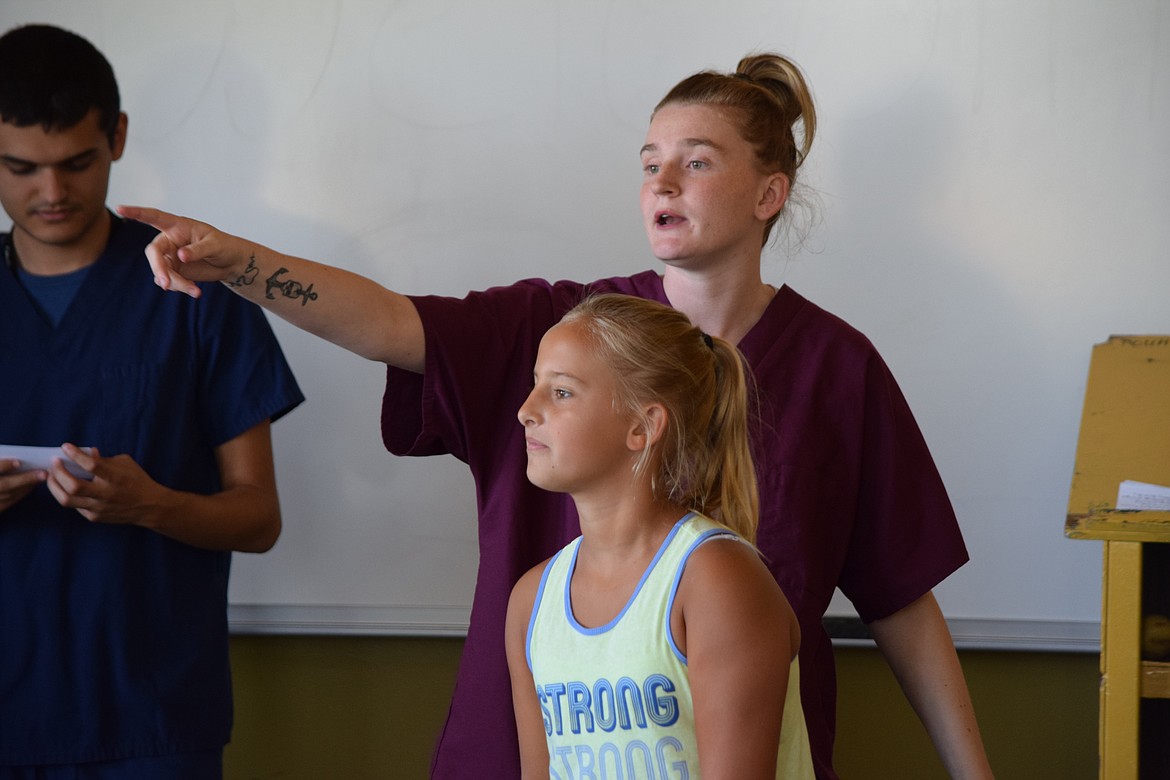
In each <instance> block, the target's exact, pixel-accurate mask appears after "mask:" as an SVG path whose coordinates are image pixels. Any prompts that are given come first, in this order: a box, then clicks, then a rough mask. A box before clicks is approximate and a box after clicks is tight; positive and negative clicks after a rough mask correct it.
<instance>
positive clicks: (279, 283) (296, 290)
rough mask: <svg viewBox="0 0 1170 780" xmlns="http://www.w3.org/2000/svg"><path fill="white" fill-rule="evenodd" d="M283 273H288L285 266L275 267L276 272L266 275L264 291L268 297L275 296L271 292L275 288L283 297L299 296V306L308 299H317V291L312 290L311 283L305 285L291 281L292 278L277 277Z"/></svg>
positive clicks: (273, 297)
mask: <svg viewBox="0 0 1170 780" xmlns="http://www.w3.org/2000/svg"><path fill="white" fill-rule="evenodd" d="M284 273H288V269H287V268H280V269H277V271H276V273H274V274H273V275H272V276H270V277H268V281H267V282H266V284H267V285H268V289H267V290H266V291H265V294H266V295H267V296H268V298H270V299H275V298H276V296H275V295H273V294H272V291H273V290H274V289H275V290H280V294H281V295H283V296H284V297H285V298H300V299H301V306H304V305H305V304H306V303H308V302H309V301H315V300H317V293H315V292H313V285H311V284H310V285H309V286H308V287H305V286H304V285H303V284H301V283H300V282H297V281H293V280H292V279H287V280H282V279H279V278H278V277H279V276H280V275H281V274H284Z"/></svg>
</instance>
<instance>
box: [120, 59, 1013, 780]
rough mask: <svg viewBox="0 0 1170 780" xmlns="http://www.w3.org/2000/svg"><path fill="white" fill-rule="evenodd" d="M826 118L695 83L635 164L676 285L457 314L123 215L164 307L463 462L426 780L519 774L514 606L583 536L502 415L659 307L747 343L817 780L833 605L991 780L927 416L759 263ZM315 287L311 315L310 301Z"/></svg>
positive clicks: (939, 739)
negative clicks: (954, 609) (572, 357)
mask: <svg viewBox="0 0 1170 780" xmlns="http://www.w3.org/2000/svg"><path fill="white" fill-rule="evenodd" d="M815 117H816V114H815V111H814V108H813V101H812V95H811V93H810V91H809V88H808V86H807V84H806V83H805V80H804V77H803V76H802V74H801V72H800V70H799V69H798V68H797V67H796V65H795V64H793V63H792V62H791V61H789V60H787V59H785V58H784V57H781V56H779V55H776V54H758V55H752V56H749V57H745V58H744V59H743V60H741V61H740V63H739V65H738V66H737V67H736V69H735V71H734V72H733V73H717V72H711V71H704V72H701V73H697V74H694V75H693V76H689V77H687V78H685V79H683V80H682V81H681V82H679V83H678V84H677V85H675V87H674V88H672V89H671V90H670V91H669V92H668V93H667V95H666V97H664V98H663V99H662V101H661V102H660V103H659V104H658V106H657V107H656V108H655V109H654V113H653V114H652V116H651V119H650V126H649V128H648V129H647V131H646V137H645V141H644V143H643V146H642V160H641V165H642V169H643V171H644V176H643V180H642V212H643V222H644V225H645V229H646V234H647V236H648V238H649V241H650V247H651V250H652V251H653V253H654V255H655V256H656V257H657V258H658V259H659V260H660V261H661V262H662V267H661V268H658V269H651V270H645V271H642V272H640V273H635V274H634V275H632V276H623V277H615V278H609V279H602V280H599V281H595V282H592V283H589V284H582V283H578V282H572V281H562V282H556V283H549V282H545V281H543V280H532V279H530V280H526V281H523V282H518V283H516V284H512V285H506V286H501V287H494V288H492V289H489V290H483V291H477V292H472V293H469V294H468V295H467V297H465V298H462V299H455V298H450V297H442V296H412V297H408V296H404V295H401V294H398V293H395V292H393V291H391V290H387V289H386V288H384V287H382V286H380V285H378V284H377V283H375V282H373V281H371V280H369V279H365V278H363V277H361V276H357V275H356V274H353V273H350V272H348V271H345V270H343V269H340V268H334V267H330V266H327V265H322V264H320V263H314V262H312V261H308V260H303V259H299V258H296V257H292V256H289V255H285V254H282V253H279V252H275V251H273V250H271V249H269V248H267V247H264V246H261V245H259V244H255V243H253V242H250V241H246V240H243V239H240V238H237V237H235V236H231V235H229V234H226V233H223V232H221V231H219V230H216V229H215V228H213V227H211V226H209V225H206V224H204V223H201V222H196V221H194V220H189V219H184V218H181V217H175V216H173V215H170V214H166V213H163V212H159V211H155V210H151V209H133V208H124V209H122V210H121V211H122V213H123V215H125V216H128V217H131V218H133V219H142V220H146V221H148V222H150V223H151V224H153V225H154V226H155V227H157V228H159V229H160V230H162V231H163V234H162V235H160V236H159V237H158V239H157V240H156V241H155V243H154V245H153V246H152V247H151V248H150V249H149V250H148V255H149V256H150V258H151V264H152V266H153V268H154V273H155V276H156V279H157V280H158V284H159V285H160V286H161V287H162V288H163V289H173V290H178V291H183V292H187V293H189V294H192V295H196V294H198V289H199V288H198V287H197V286H195V285H194V284H192V281H191V280H192V279H199V280H222V281H224V282H226V283H227V284H229V285H231V286H232V288H233V289H234V290H235V291H236V292H237V293H239V294H240V295H243V296H245V297H246V298H248V299H249V300H251V301H254V302H255V303H258V304H260V305H262V306H264V307H265V308H266V309H268V310H270V311H272V312H273V313H274V314H277V315H278V316H281V317H283V318H285V319H287V320H288V321H289V322H291V323H293V324H294V325H296V326H298V327H300V328H304V329H305V330H308V331H310V332H312V333H315V334H317V335H318V336H321V337H322V338H325V339H328V340H330V341H332V342H334V343H336V344H339V345H341V346H343V347H345V348H346V349H349V350H351V351H353V352H355V353H357V354H359V355H362V356H363V357H366V358H369V359H370V360H377V361H381V362H384V363H386V364H387V366H388V370H387V381H386V393H385V396H384V400H383V407H382V435H383V439H384V441H385V442H386V446H387V448H388V449H389V450H390V451H391V452H394V453H396V454H399V455H437V454H444V453H449V454H451V455H454V456H455V457H457V458H459V459H461V460H463V461H465V462H466V463H467V465H468V467H469V469H470V471H471V474H472V477H473V478H474V479H475V483H476V491H477V495H478V497H479V498H478V500H479V507H478V509H479V518H478V520H479V550H480V557H479V572H478V578H477V581H476V587H475V601H474V603H473V605H472V612H471V625H470V626H469V628H468V632H467V640H466V642H465V644H464V649H463V660H462V663H461V665H460V668H459V676H458V680H457V681H456V685H455V694H454V698H453V699H452V703H451V711H450V714H449V717H448V719H447V724H446V726H445V728H444V731H443V733H442V735H441V736H440V742H439V746H438V748H437V750H436V752H435V763H434V772H433V776H434V777H436V778H459V777H461V776H463V774H464V773H465V772H466V768H467V766H468V765H469V764H470V763H472V762H474V763H475V764H477V765H483V764H487V765H490V766H492V767H493V770H494V771H497V774H498V776H501V777H507V776H513V775H514V774H515V773H516V767H517V766H518V764H519V758H518V752H517V746H516V735H515V730H514V729H512V728H511V725H510V724H511V722H512V718H511V712H510V710H511V707H510V703H511V702H510V698H509V695H508V691H509V685H510V683H509V678H508V668H507V664H506V662H505V659H504V652H503V646H504V642H503V628H502V626H503V623H504V616H505V613H506V611H507V604H508V596H509V593H510V592H511V589H512V586H513V585H514V584H515V583H516V580H517V578H519V577H520V575H521V574H523V573H524V572H525V571H527V570H528V569H529V568H531V567H532V566H533V565H534V564H535V563H537V562H538V561H541V560H544V559H545V558H547V557H548V556H549V555H551V554H552V553H553V552H555V551H556V550H558V549H560V548H561V547H562V546H564V545H565V544H566V543H567V542H569V541H570V540H572V539H573V538H575V537H576V536H577V535H578V534H579V533H580V528H579V526H578V522H577V513H576V508H575V507H574V505H573V502H572V501H571V500H570V499H569V498H568V497H567V496H565V495H564V494H560V493H549V492H547V491H543V490H540V489H539V488H536V487H534V486H533V485H532V484H531V483H529V482H528V479H527V477H526V475H525V468H526V463H525V458H524V437H523V432H522V431H521V429H520V428H519V427H518V426H517V425H516V422H515V419H514V418H513V415H512V410H514V409H516V408H517V407H519V406H520V404H521V403H522V402H523V400H524V398H525V396H526V395H527V393H528V392H529V390H530V389H531V388H530V387H529V386H528V384H527V382H525V381H523V380H524V377H526V376H527V375H528V372H529V371H530V370H531V368H532V365H533V362H534V361H535V358H536V351H537V346H538V345H539V343H540V339H541V336H543V335H544V333H545V332H546V331H547V330H548V329H549V328H551V327H552V326H553V325H555V324H556V323H557V322H558V321H559V320H560V318H561V316H563V315H564V314H565V312H567V311H568V310H569V309H571V308H572V307H573V306H574V305H576V304H577V303H578V302H580V301H581V300H582V298H583V296H584V295H586V294H587V293H589V292H598V291H600V292H618V293H625V294H630V295H636V296H638V297H641V298H649V299H651V300H655V301H659V302H661V303H667V304H669V305H670V306H672V307H674V308H676V309H678V310H679V311H681V312H683V313H684V314H686V315H687V316H688V317H689V318H690V319H691V321H692V322H693V323H695V324H696V325H697V326H698V327H700V328H702V329H703V331H704V332H706V333H709V334H711V335H713V336H720V337H722V338H724V339H726V340H727V341H728V342H730V343H732V344H735V345H736V346H737V347H738V348H739V349H740V351H741V352H742V353H743V354H744V356H745V357H746V358H747V361H748V363H749V364H750V366H751V370H752V374H753V378H754V387H755V388H756V389H757V395H758V398H759V403H758V413H757V414H755V415H753V426H752V434H753V435H752V446H753V455H754V457H755V462H756V466H757V471H758V475H759V480H760V482H759V484H760V531H759V535H758V539H757V542H756V544H757V545H758V547H759V548H760V550H761V551H762V552H763V554H764V557H765V561H766V562H767V565H768V568H769V569H771V571H772V574H773V576H774V577H775V578H776V580H777V582H778V583H779V585H780V587H781V588H782V589H783V591H784V593H785V594H786V595H787V597H788V598H789V599H790V600H791V602H792V608H793V611H794V612H795V613H796V616H797V619H798V620H799V621H800V627H801V637H802V641H801V648H800V661H801V695H802V701H803V704H804V711H805V720H806V723H807V724H808V730H809V741H810V743H811V745H812V751H813V760H814V763H815V764H816V768H817V776H818V777H820V778H824V779H825V780H832V778H835V777H836V773H835V772H834V770H833V736H834V728H835V717H836V675H835V669H834V662H833V646H832V642H831V640H830V638H829V636H828V634H827V633H826V632H825V629H824V627H823V626H822V623H821V618H822V616H823V615H824V613H825V610H826V608H827V607H828V606H829V602H830V600H831V599H832V597H833V594H834V592H835V591H836V589H837V588H840V590H841V591H842V593H844V594H845V595H846V596H847V597H848V598H849V599H850V600H851V601H852V602H853V605H854V606H855V607H856V608H857V611H858V614H859V615H860V616H861V618H862V619H863V620H864V621H865V622H866V623H868V624H869V627H870V630H871V632H872V634H873V637H874V639H875V641H876V642H877V644H878V647H879V648H880V649H881V651H882V655H883V657H884V658H885V659H886V660H887V661H888V662H889V664H890V667H891V668H892V669H893V671H894V674H895V675H896V677H897V678H898V681H899V683H900V684H901V686H902V689H903V690H904V691H905V693H906V696H907V698H908V699H909V701H910V703H911V704H912V705H913V707H914V709H915V711H916V712H917V713H918V715H919V717H920V718H921V719H922V722H923V723H924V725H925V726H926V729H927V731H928V732H929V733H930V736H931V739H932V740H933V741H934V744H935V746H936V747H937V749H938V751H939V754H940V756H941V757H942V760H943V763H944V765H945V766H946V769H947V772H948V774H949V775H950V776H951V777H954V778H964V779H974V778H989V777H991V771H990V768H989V766H988V764H987V758H986V755H985V754H984V751H983V744H982V741H981V739H980V736H979V728H978V725H977V724H976V721H975V716H974V712H973V710H972V706H971V699H970V696H969V695H968V693H967V685H966V681H965V680H964V679H963V671H962V667H961V666H960V665H959V659H958V656H957V654H956V653H955V648H954V644H953V643H952V641H951V636H950V632H949V631H948V629H947V625H946V622H945V620H944V619H943V615H942V612H941V610H940V609H939V606H938V603H937V602H936V601H935V598H934V595H933V590H932V589H933V588H934V587H935V586H936V585H937V584H938V583H940V582H942V581H943V580H944V579H946V577H948V576H949V575H950V574H951V573H952V572H954V571H955V570H956V569H957V568H959V567H960V566H962V565H963V564H964V563H965V562H966V561H967V550H966V547H965V546H964V544H963V538H962V534H961V533H960V530H959V526H958V522H957V520H956V518H955V514H954V511H953V509H952V508H951V503H950V499H949V498H948V496H947V492H946V488H945V486H944V485H943V483H942V479H941V478H940V477H939V474H938V470H937V469H936V468H935V465H934V461H933V460H932V458H931V455H930V451H929V449H928V448H927V446H926V442H925V441H924V439H923V437H922V434H921V432H920V431H919V429H918V426H917V423H916V422H915V420H914V415H913V413H912V412H911V410H910V408H909V406H908V405H907V403H906V399H905V398H904V397H903V395H902V392H901V390H900V388H899V387H898V383H897V382H896V381H895V378H894V376H893V375H892V374H891V372H890V370H889V368H888V367H887V366H886V364H885V363H884V361H883V360H882V358H881V356H880V355H879V354H878V352H877V350H876V349H874V346H873V344H871V343H870V342H869V340H868V339H866V338H865V336H864V335H863V334H861V333H859V332H858V331H856V330H855V329H853V328H852V327H850V326H849V325H848V324H847V323H845V322H843V321H842V320H841V319H839V318H838V317H836V316H834V315H832V314H831V313H829V312H827V311H825V310H823V309H821V308H819V307H818V306H816V305H815V304H814V303H812V302H811V301H809V300H807V299H806V298H804V297H802V296H801V295H800V294H799V293H797V292H796V291H795V290H793V289H792V288H791V287H788V286H787V285H783V286H780V287H779V288H777V287H773V286H772V285H770V284H767V283H766V282H764V280H763V278H762V275H761V271H760V262H761V251H762V249H763V247H764V244H765V242H766V241H767V240H768V237H769V235H770V234H771V232H772V230H773V227H774V225H775V224H776V223H777V220H778V219H779V218H781V217H782V212H783V210H784V207H785V203H786V202H787V199H788V194H789V191H790V189H791V188H792V187H793V186H794V185H795V184H796V183H797V173H798V170H799V168H800V166H801V164H802V162H803V161H804V159H805V158H806V157H807V156H808V154H809V150H810V148H811V146H812V142H813V138H814V134H815V130H816V124H817V123H816V118H815ZM400 260H401V259H398V258H392V259H391V260H389V261H393V262H397V261H400ZM389 261H388V262H389ZM274 282H279V284H274ZM286 282H295V284H291V283H290V284H285V283H286ZM309 289H312V290H313V292H314V295H313V296H312V298H311V299H310V298H308V297H306V296H303V295H301V294H300V293H299V292H298V291H304V290H309ZM484 366H492V367H493V369H494V370H492V371H485V370H484Z"/></svg>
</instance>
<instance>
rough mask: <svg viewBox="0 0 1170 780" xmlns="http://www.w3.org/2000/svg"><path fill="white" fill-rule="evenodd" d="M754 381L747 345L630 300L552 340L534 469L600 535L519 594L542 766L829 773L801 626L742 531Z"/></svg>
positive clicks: (626, 773)
mask: <svg viewBox="0 0 1170 780" xmlns="http://www.w3.org/2000/svg"><path fill="white" fill-rule="evenodd" d="M744 376H745V375H744V367H743V364H742V362H741V359H740V356H739V353H738V351H737V350H736V349H735V347H733V346H732V345H731V344H729V343H728V342H726V341H724V340H723V339H720V338H712V337H710V336H707V335H705V334H703V333H702V332H701V331H700V330H699V329H698V328H696V327H694V326H693V325H692V324H691V323H690V321H689V320H688V319H687V318H686V316H685V315H683V314H681V313H680V312H678V311H675V310H673V309H671V308H669V307H666V306H663V305H661V304H658V303H654V302H652V301H647V300H643V299H639V298H632V297H628V296H624V295H601V296H596V297H592V298H589V299H587V300H586V301H585V302H584V303H582V304H580V305H578V306H577V307H576V308H574V309H573V310H572V311H570V312H569V313H568V314H566V315H565V317H564V318H563V319H562V320H561V322H560V324H558V325H557V326H555V327H554V328H552V329H551V330H550V331H549V332H548V333H547V334H546V335H545V336H544V338H543V339H542V340H541V343H540V351H539V353H538V356H537V359H536V370H535V373H534V377H535V386H534V387H533V389H532V392H531V393H530V394H529V396H528V399H527V400H526V401H525V402H524V405H523V406H521V407H520V412H519V415H518V416H519V418H520V422H521V424H522V425H523V426H524V435H525V441H526V445H527V446H526V449H527V453H528V469H527V473H528V478H529V479H530V480H531V481H532V483H533V484H535V485H537V486H539V487H541V488H544V489H546V490H552V491H556V492H561V493H568V494H569V495H571V496H572V498H573V501H574V503H575V504H576V505H577V511H578V514H579V516H580V520H581V536H580V537H578V538H577V539H576V540H575V541H573V542H571V543H570V544H569V545H567V546H566V547H565V548H564V549H562V550H561V551H560V552H559V553H557V554H556V555H555V556H553V557H552V558H551V559H550V560H549V561H546V562H545V563H543V564H541V565H539V566H537V567H535V568H533V569H532V570H531V571H529V572H528V573H527V574H525V575H524V576H523V577H522V578H521V579H520V581H519V582H518V583H517V585H516V587H515V589H514V590H513V592H512V597H511V600H510V602H509V605H508V618H507V628H506V641H507V655H508V665H509V668H510V671H511V676H512V697H513V702H514V706H515V710H516V723H517V730H518V733H519V738H520V752H521V762H522V769H523V776H524V777H526V778H527V777H550V776H552V777H592V776H598V775H601V776H613V777H627V778H643V777H666V776H679V777H688V776H689V777H700V776H701V775H705V776H707V777H709V778H710V777H728V778H765V777H767V778H771V777H785V778H800V777H810V778H811V777H812V776H813V770H812V759H811V756H810V754H809V746H808V734H807V731H806V729H805V724H804V717H803V713H802V712H801V709H800V692H799V685H798V679H799V675H798V666H797V660H796V653H797V649H798V647H799V644H800V628H799V626H798V625H797V622H796V616H795V615H794V614H793V612H792V608H791V607H790V606H789V604H788V601H787V599H785V597H784V594H783V593H782V592H781V591H780V588H779V587H778V586H777V585H776V582H775V580H774V579H773V578H772V577H771V575H770V574H769V572H768V569H767V568H766V567H765V566H764V565H763V564H762V563H761V561H760V559H759V555H758V553H757V552H756V550H755V549H754V548H753V547H751V546H749V545H748V544H745V543H743V542H744V540H748V541H751V540H754V538H755V531H756V524H757V519H758V501H757V492H756V479H755V472H754V469H753V466H752V460H751V453H750V452H749V449H748V429H747V391H746V383H745V378H744ZM733 532H734V533H733ZM737 534H738V535H737ZM780 659H783V661H781V660H780ZM668 767H669V772H668ZM684 768H685V771H684Z"/></svg>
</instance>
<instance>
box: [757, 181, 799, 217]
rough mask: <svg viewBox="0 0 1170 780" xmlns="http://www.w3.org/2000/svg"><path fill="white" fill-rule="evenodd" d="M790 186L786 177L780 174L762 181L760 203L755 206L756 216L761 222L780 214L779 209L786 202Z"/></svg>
mask: <svg viewBox="0 0 1170 780" xmlns="http://www.w3.org/2000/svg"><path fill="white" fill-rule="evenodd" d="M790 186H791V184H790V182H789V181H788V177H787V176H785V175H784V174H782V173H773V174H772V175H771V176H769V177H768V178H767V179H766V180H765V181H764V187H763V189H762V190H761V192H760V202H759V203H758V204H756V216H757V217H758V218H759V219H760V220H761V221H763V222H767V221H768V220H769V219H771V218H772V217H774V216H776V215H777V214H778V213H780V209H782V208H784V204H785V203H787V202H788V191H789V188H790Z"/></svg>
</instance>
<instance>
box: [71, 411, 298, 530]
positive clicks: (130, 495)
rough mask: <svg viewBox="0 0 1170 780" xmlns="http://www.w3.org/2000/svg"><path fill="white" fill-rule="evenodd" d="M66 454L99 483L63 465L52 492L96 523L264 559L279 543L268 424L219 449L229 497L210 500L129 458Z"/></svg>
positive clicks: (214, 496) (224, 491) (76, 451)
mask: <svg viewBox="0 0 1170 780" xmlns="http://www.w3.org/2000/svg"><path fill="white" fill-rule="evenodd" d="M62 449H63V450H64V451H65V453H66V454H67V455H69V457H70V459H72V460H73V461H75V462H76V463H77V464H78V465H79V466H81V467H82V468H84V469H85V470H87V471H89V472H91V473H92V474H93V475H94V476H93V479H92V480H83V479H78V478H77V477H74V476H73V475H72V474H70V473H69V472H68V471H66V470H65V467H64V465H63V464H62V463H60V462H57V463H55V464H54V465H53V468H52V469H51V470H50V471H49V479H48V483H49V490H50V491H51V492H52V493H53V496H54V497H55V498H56V499H57V501H58V502H59V503H60V504H61V505H62V506H66V507H72V508H74V509H76V510H77V511H78V512H80V513H81V514H82V516H84V517H85V518H86V519H87V520H90V521H91V522H95V523H115V524H130V525H138V526H142V527H144V528H150V529H151V530H154V531H157V532H158V533H160V534H163V535H164V536H168V537H170V538H172V539H175V540H177V541H180V542H185V543H186V544H190V545H192V546H194V547H201V548H203V549H207V550H237V551H240V552H265V551H266V550H269V549H271V547H272V545H274V544H275V543H276V539H277V537H278V536H280V502H279V499H278V497H277V493H276V475H275V468H274V466H273V459H272V439H271V435H270V425H269V422H268V421H267V420H265V421H264V422H262V423H260V424H258V425H255V426H253V427H252V428H250V429H248V430H247V431H245V432H244V433H242V434H240V435H239V436H237V437H236V438H234V439H232V440H231V441H228V442H225V443H224V444H222V445H220V446H219V447H216V449H215V457H216V461H217V462H218V464H219V473H220V479H221V482H222V485H223V489H222V490H221V491H220V492H219V493H214V494H211V495H201V494H198V493H188V492H184V491H179V490H171V489H170V488H167V487H164V486H163V485H160V484H159V483H157V482H155V481H154V480H153V479H151V478H150V476H149V475H147V474H146V472H145V471H143V470H142V468H141V467H140V466H139V465H138V464H137V463H136V462H135V461H134V460H133V459H132V458H131V457H130V456H128V455H115V456H113V457H110V458H103V457H101V456H100V454H98V453H96V452H95V453H86V452H84V451H82V450H80V449H78V448H77V447H74V446H73V445H71V444H65V445H63V447H62Z"/></svg>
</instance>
